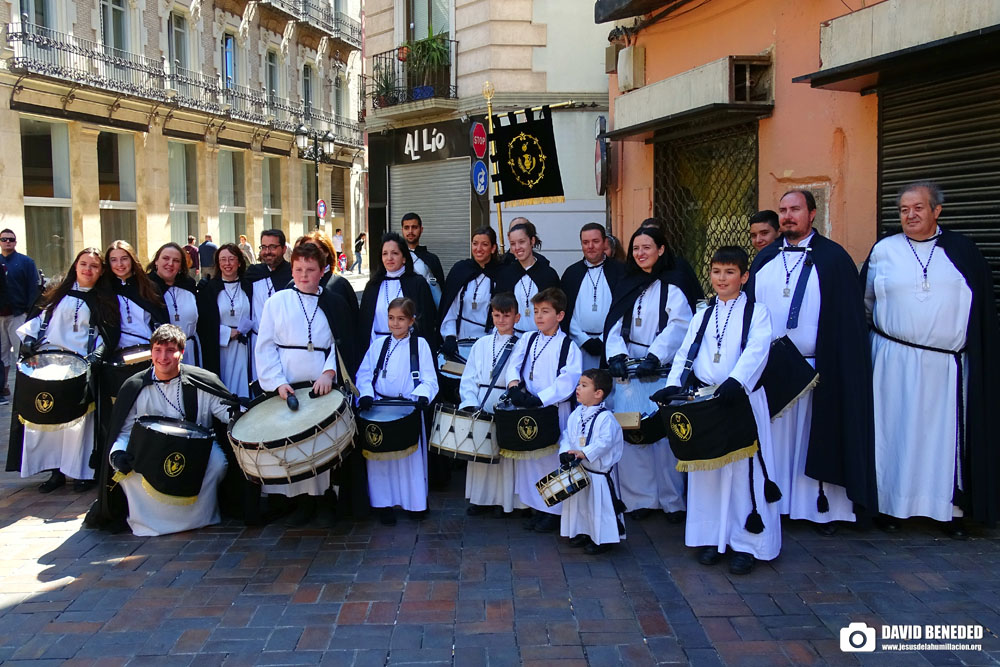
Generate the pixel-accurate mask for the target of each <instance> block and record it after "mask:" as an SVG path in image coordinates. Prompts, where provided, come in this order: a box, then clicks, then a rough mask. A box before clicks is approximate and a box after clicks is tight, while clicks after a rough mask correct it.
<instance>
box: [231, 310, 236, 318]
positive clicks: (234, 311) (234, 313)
mask: <svg viewBox="0 0 1000 667" xmlns="http://www.w3.org/2000/svg"><path fill="white" fill-rule="evenodd" d="M235 315H236V310H235V309H233V308H230V309H229V316H230V317H234V316H235Z"/></svg>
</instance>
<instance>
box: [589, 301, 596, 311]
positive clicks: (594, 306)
mask: <svg viewBox="0 0 1000 667" xmlns="http://www.w3.org/2000/svg"><path fill="white" fill-rule="evenodd" d="M590 309H591V310H592V311H594V312H595V313H596V312H597V302H596V301H595V302H594V305H593V306H591V307H590Z"/></svg>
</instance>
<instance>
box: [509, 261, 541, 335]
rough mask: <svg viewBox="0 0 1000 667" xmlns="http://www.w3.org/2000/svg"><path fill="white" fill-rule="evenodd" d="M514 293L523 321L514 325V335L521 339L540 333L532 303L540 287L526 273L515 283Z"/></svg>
mask: <svg viewBox="0 0 1000 667" xmlns="http://www.w3.org/2000/svg"><path fill="white" fill-rule="evenodd" d="M514 261H517V260H514ZM536 261H537V260H536ZM532 266H534V264H532ZM512 292H513V293H514V299H515V300H516V301H517V307H518V309H519V310H520V311H521V319H520V320H518V322H517V324H515V325H514V333H516V334H517V335H518V336H519V337H521V338H525V337H526V334H530V333H532V332H533V331H538V327H537V326H535V306H534V304H532V303H531V297H533V296H535V295H536V294H538V285H536V284H535V281H534V280H532V279H531V276H529V275H528V274H527V273H526V274H524V275H523V276H521V278H520V280H518V281H517V282H516V283H514V289H513V290H512Z"/></svg>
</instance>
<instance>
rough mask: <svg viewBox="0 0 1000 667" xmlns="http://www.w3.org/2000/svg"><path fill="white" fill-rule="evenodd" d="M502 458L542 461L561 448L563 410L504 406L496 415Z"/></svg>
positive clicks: (500, 407)
mask: <svg viewBox="0 0 1000 667" xmlns="http://www.w3.org/2000/svg"><path fill="white" fill-rule="evenodd" d="M493 423H494V424H496V429H497V431H496V432H497V443H498V444H499V445H500V454H501V456H505V457H507V458H511V459H540V458H542V457H543V456H548V455H549V454H551V453H552V451H553V448H555V447H558V446H559V434H560V429H559V408H558V407H557V406H555V405H549V406H547V407H544V408H512V407H507V406H506V405H504V404H503V403H500V404H498V405H497V408H496V412H494V413H493Z"/></svg>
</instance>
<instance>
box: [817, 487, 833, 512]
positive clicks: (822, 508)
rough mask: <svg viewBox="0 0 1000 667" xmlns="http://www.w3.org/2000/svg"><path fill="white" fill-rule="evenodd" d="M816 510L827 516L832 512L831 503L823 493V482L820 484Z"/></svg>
mask: <svg viewBox="0 0 1000 667" xmlns="http://www.w3.org/2000/svg"><path fill="white" fill-rule="evenodd" d="M816 509H817V510H819V513H820V514H826V513H827V512H829V511H830V501H829V500H827V498H826V492H825V491H823V482H820V483H819V496H818V497H817V498H816Z"/></svg>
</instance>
